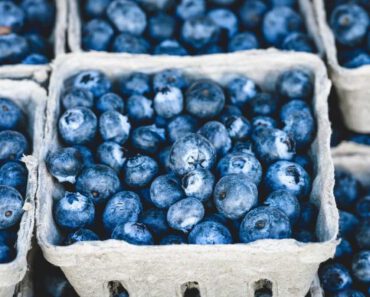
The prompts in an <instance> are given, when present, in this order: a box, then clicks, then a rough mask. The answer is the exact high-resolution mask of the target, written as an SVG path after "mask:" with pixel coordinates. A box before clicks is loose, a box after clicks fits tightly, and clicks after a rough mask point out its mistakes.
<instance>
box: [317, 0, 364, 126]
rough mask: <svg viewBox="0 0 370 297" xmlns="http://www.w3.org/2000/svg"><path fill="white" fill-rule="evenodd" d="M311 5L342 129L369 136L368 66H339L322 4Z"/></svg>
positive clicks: (318, 1)
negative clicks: (335, 96)
mask: <svg viewBox="0 0 370 297" xmlns="http://www.w3.org/2000/svg"><path fill="white" fill-rule="evenodd" d="M313 3H314V7H315V14H316V17H317V22H318V25H319V31H320V34H321V38H322V40H323V44H324V47H325V51H326V57H327V60H328V64H329V70H330V76H331V78H332V80H333V83H334V86H335V88H336V90H337V93H338V100H339V102H338V104H339V106H340V108H341V110H342V114H343V118H344V122H345V125H346V126H347V127H348V128H349V129H350V130H353V131H356V132H359V133H370V100H369V98H370V87H369V86H370V65H368V66H362V67H359V68H356V69H348V68H344V67H342V66H340V65H339V62H338V59H337V48H336V45H335V38H334V35H333V32H332V31H331V29H330V27H329V24H328V22H327V16H328V15H327V13H326V11H325V4H324V3H325V1H323V0H313Z"/></svg>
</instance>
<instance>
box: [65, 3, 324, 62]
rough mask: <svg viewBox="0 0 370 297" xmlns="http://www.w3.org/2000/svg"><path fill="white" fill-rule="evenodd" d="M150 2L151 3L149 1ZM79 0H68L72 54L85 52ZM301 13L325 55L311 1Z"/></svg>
mask: <svg viewBox="0 0 370 297" xmlns="http://www.w3.org/2000/svg"><path fill="white" fill-rule="evenodd" d="M149 2H150V1H149ZM80 3H83V2H82V1H79V0H68V6H69V7H68V34H67V40H68V41H67V42H68V46H69V48H70V50H71V51H72V52H81V51H83V49H82V45H81V31H82V19H81V12H80V9H81V7H80ZM298 5H299V12H300V13H301V15H302V18H303V20H304V24H305V27H306V30H307V33H308V35H309V36H310V37H311V38H312V40H313V42H314V44H315V45H316V47H317V51H318V54H319V55H320V56H322V55H323V54H324V52H325V51H324V47H323V44H322V40H321V37H320V35H319V34H318V27H317V22H316V19H315V13H314V9H313V5H312V2H311V0H298Z"/></svg>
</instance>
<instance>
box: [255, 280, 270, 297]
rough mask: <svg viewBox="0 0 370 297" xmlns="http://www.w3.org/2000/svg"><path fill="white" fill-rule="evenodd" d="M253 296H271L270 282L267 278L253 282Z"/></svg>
mask: <svg viewBox="0 0 370 297" xmlns="http://www.w3.org/2000/svg"><path fill="white" fill-rule="evenodd" d="M254 297H272V283H271V282H270V281H269V280H267V279H261V280H259V281H257V282H255V283H254Z"/></svg>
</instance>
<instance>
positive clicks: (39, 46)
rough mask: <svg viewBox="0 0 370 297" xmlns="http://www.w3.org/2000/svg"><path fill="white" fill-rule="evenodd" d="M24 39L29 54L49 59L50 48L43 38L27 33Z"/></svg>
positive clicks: (47, 41)
mask: <svg viewBox="0 0 370 297" xmlns="http://www.w3.org/2000/svg"><path fill="white" fill-rule="evenodd" d="M24 37H26V39H27V43H28V47H29V51H30V53H36V54H41V55H44V56H47V57H49V56H50V53H51V52H52V47H51V44H50V42H49V40H47V39H46V38H45V37H43V36H41V35H40V34H37V33H28V34H25V35H24Z"/></svg>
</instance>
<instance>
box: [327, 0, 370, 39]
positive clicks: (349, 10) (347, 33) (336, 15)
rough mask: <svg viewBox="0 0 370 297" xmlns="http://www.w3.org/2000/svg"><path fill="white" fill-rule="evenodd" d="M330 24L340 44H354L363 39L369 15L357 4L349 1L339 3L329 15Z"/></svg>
mask: <svg viewBox="0 0 370 297" xmlns="http://www.w3.org/2000/svg"><path fill="white" fill-rule="evenodd" d="M330 26H331V29H332V30H333V33H334V35H335V39H336V40H337V41H338V42H339V43H340V44H342V45H347V46H356V45H358V44H360V43H361V42H362V41H363V40H364V39H365V36H366V34H367V31H368V26H369V15H368V13H367V12H366V10H365V9H364V8H362V7H361V6H359V5H356V4H351V3H349V4H344V5H339V6H337V7H336V8H335V9H334V10H333V12H332V14H331V15H330Z"/></svg>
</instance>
